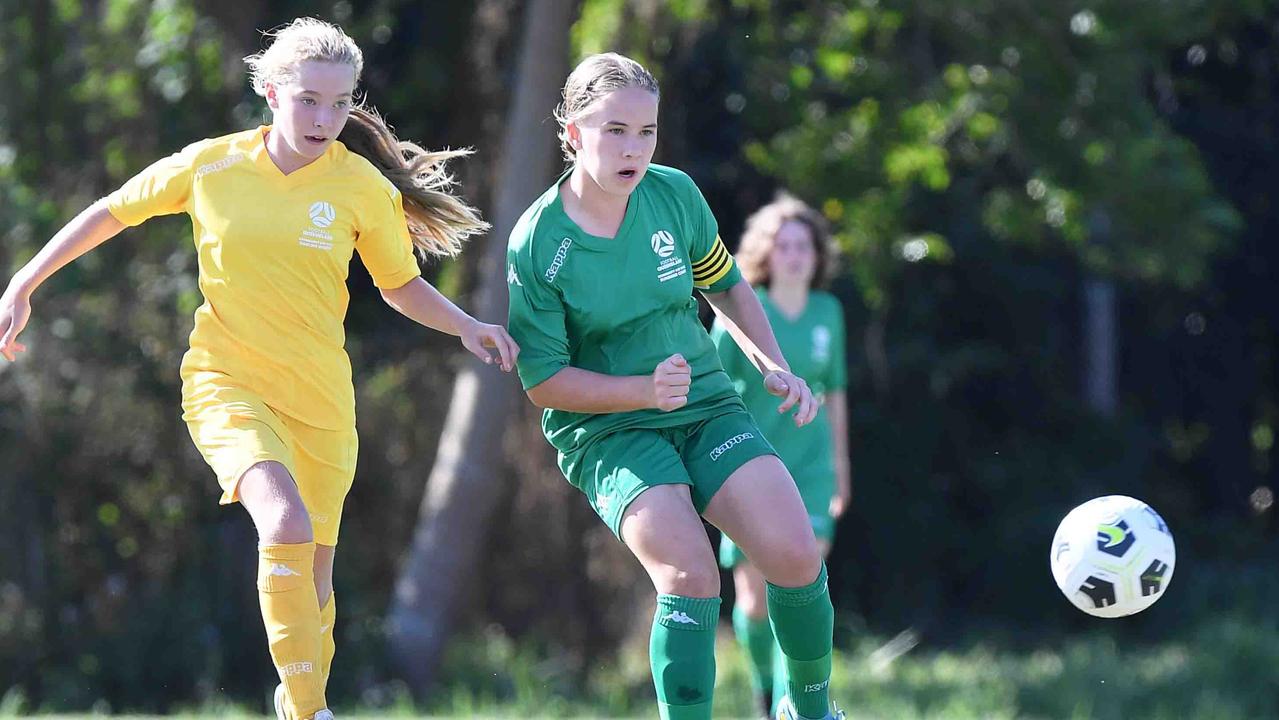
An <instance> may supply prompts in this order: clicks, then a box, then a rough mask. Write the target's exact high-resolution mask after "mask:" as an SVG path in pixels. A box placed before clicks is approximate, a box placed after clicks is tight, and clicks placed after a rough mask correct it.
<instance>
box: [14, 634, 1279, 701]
mask: <svg viewBox="0 0 1279 720" xmlns="http://www.w3.org/2000/svg"><path fill="white" fill-rule="evenodd" d="M1101 627H1102V630H1104V626H1101ZM1170 637H1171V638H1173V639H1169V640H1168V641H1166V642H1159V643H1153V644H1143V645H1140V646H1135V647H1133V648H1131V649H1129V648H1125V647H1122V646H1120V645H1119V644H1118V643H1117V642H1116V641H1115V640H1114V639H1112V638H1111V637H1108V636H1106V635H1104V634H1102V633H1101V632H1098V633H1097V634H1094V635H1090V636H1086V637H1078V638H1074V639H1071V640H1070V641H1068V642H1066V643H1064V644H1062V645H1061V646H1060V647H1041V648H1038V649H1035V650H1031V651H1027V652H1011V651H1003V650H1000V649H997V648H995V647H991V646H986V645H983V644H981V643H976V644H973V645H971V646H970V647H968V648H966V649H962V650H948V651H934V650H929V649H928V648H927V646H926V644H915V642H914V641H913V639H912V638H911V636H910V635H909V634H903V635H902V636H899V637H897V638H893V639H891V640H884V639H880V640H875V641H871V640H866V641H864V642H862V643H861V644H860V645H859V646H858V647H856V648H855V649H854V650H853V651H851V652H847V653H839V654H838V655H837V657H836V666H835V678H834V682H833V683H832V685H833V687H834V693H835V697H836V698H837V700H838V701H839V702H840V703H841V706H842V707H844V708H845V709H846V710H847V711H848V713H849V717H850V718H854V719H857V720H862V719H870V718H876V719H883V720H915V719H919V720H922V719H925V718H927V719H934V718H935V719H946V720H950V719H954V720H966V719H974V720H975V719H978V718H980V719H982V720H992V719H995V720H997V719H1003V718H1028V719H1029V718H1069V719H1071V720H1074V719H1083V718H1098V719H1100V720H1121V719H1122V720H1138V719H1140V720H1147V719H1148V720H1184V719H1186V718H1196V719H1198V718H1203V719H1205V720H1257V719H1259V718H1271V717H1279V693H1276V692H1275V690H1276V688H1277V687H1279V683H1276V682H1275V681H1276V675H1277V674H1279V629H1277V626H1276V624H1275V622H1273V621H1267V622H1260V623H1259V622H1243V621H1240V620H1234V619H1229V618H1225V619H1220V620H1214V621H1212V622H1209V623H1207V624H1205V625H1202V626H1199V627H1197V628H1193V629H1187V628H1180V629H1171V630H1170ZM720 642H721V647H720V653H719V684H718V687H717V690H716V717H722V718H747V717H750V714H749V691H748V689H747V688H748V685H747V680H746V675H745V670H744V668H743V666H742V664H741V662H740V660H739V658H738V655H737V652H736V650H735V648H734V647H733V645H732V641H731V635H730V634H729V633H727V632H724V633H722V634H721V638H720ZM449 662H450V669H451V672H453V673H455V674H458V675H459V677H461V678H468V679H462V680H459V681H458V683H457V684H455V685H454V686H453V687H451V688H450V689H447V690H445V691H444V692H442V693H440V695H439V696H438V700H437V701H436V702H435V703H432V705H431V706H430V707H426V708H417V709H415V708H413V707H412V706H410V705H409V704H408V703H404V702H401V703H392V704H391V705H390V706H389V707H381V708H376V709H375V708H372V707H364V708H361V707H358V706H356V707H342V706H341V705H339V706H338V710H339V711H338V715H339V717H342V718H357V717H358V718H365V717H367V718H373V717H380V718H385V717H400V718H407V717H423V718H426V717H438V718H460V717H471V718H478V717H490V718H535V717H536V718H565V717H574V718H591V717H635V718H638V717H653V716H654V712H653V707H652V705H651V704H650V702H651V700H649V699H648V698H651V692H652V691H651V688H650V686H649V683H650V680H649V677H648V665H647V661H646V660H645V658H644V657H643V653H642V652H635V653H631V654H628V655H627V656H626V657H624V658H621V659H620V662H619V663H618V664H617V665H615V666H613V667H610V668H606V669H605V668H601V670H600V671H599V672H598V673H596V674H595V675H593V676H592V677H591V679H590V680H589V681H588V682H587V684H586V685H585V686H582V687H572V686H570V685H568V683H569V682H570V681H569V680H567V679H566V678H565V677H562V676H561V674H560V673H559V672H558V670H557V668H556V666H555V664H554V663H553V662H551V661H548V660H547V659H545V658H543V659H537V658H534V657H532V653H530V652H528V651H523V650H519V649H517V648H515V647H514V646H512V645H510V644H505V643H502V642H498V641H494V640H485V641H479V640H477V641H476V642H475V643H474V644H473V645H471V646H470V647H469V648H465V647H463V648H458V649H455V651H454V652H453V653H452V655H451V659H450V661H449ZM480 668H484V671H483V672H482V673H481V671H480ZM495 668H497V669H500V670H498V671H497V672H494V671H493V670H494V669H495ZM340 700H341V699H338V701H339V703H340ZM15 710H21V707H20V703H15V702H14V701H13V699H12V698H9V699H6V701H5V702H3V703H0V715H6V716H13V715H14V714H15ZM178 716H181V717H210V718H212V717H222V718H239V717H262V716H261V715H258V714H255V713H252V712H249V711H248V710H246V709H244V708H237V707H206V708H201V709H199V710H198V711H192V712H188V713H182V714H181V715H174V716H170V717H178ZM43 717H59V716H51V715H45V716H43ZM60 717H77V718H80V717H90V716H87V715H80V716H60Z"/></svg>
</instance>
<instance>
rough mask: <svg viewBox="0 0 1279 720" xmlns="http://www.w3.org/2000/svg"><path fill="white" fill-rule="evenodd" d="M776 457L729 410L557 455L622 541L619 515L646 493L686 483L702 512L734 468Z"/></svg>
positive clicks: (741, 415)
mask: <svg viewBox="0 0 1279 720" xmlns="http://www.w3.org/2000/svg"><path fill="white" fill-rule="evenodd" d="M776 454H777V452H776V451H774V450H773V446H772V445H770V444H769V442H768V441H767V440H765V439H764V433H762V432H760V430H759V427H758V426H756V425H755V421H754V420H753V419H752V418H751V416H750V414H749V413H747V412H746V411H745V410H740V409H728V410H726V411H724V412H723V413H721V414H718V415H715V416H713V417H709V418H707V419H705V420H698V421H695V422H691V423H688V424H686V425H676V426H674V427H666V428H630V429H624V430H618V431H616V432H612V433H609V434H608V435H605V436H604V437H601V438H598V439H596V440H595V441H594V442H592V443H590V444H589V445H587V446H586V447H585V448H584V449H583V450H581V451H580V452H576V453H573V454H572V455H567V454H566V455H563V456H561V458H560V468H561V469H562V470H563V471H564V476H565V477H566V478H568V481H569V482H570V483H572V484H573V486H574V487H576V488H577V489H578V490H581V491H582V493H583V494H585V495H586V499H587V500H588V501H590V503H591V507H592V508H593V509H594V510H595V513H596V514H597V515H599V516H600V519H602V520H603V521H604V522H605V524H607V525H608V527H609V529H610V530H612V531H613V534H614V535H616V536H617V537H618V539H621V536H622V535H621V529H622V515H623V514H624V513H625V512H626V508H627V507H628V506H630V504H631V503H632V502H633V501H634V500H635V498H637V497H639V496H640V493H643V492H644V491H645V490H647V489H649V488H651V487H656V486H658V485H672V484H682V485H688V486H689V489H690V490H691V492H692V496H693V507H694V508H696V510H697V512H698V514H701V513H702V512H704V511H705V510H706V505H707V504H708V503H709V502H710V501H711V498H712V497H714V496H715V493H717V492H719V489H720V487H722V486H723V485H724V481H726V480H728V477H729V476H730V475H732V474H733V472H734V471H735V470H737V468H739V467H741V466H742V465H744V464H746V462H747V461H749V460H753V459H755V458H757V457H760V456H761V455H776Z"/></svg>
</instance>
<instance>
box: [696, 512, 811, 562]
mask: <svg viewBox="0 0 1279 720" xmlns="http://www.w3.org/2000/svg"><path fill="white" fill-rule="evenodd" d="M828 502H829V501H828ZM808 512H809V515H808V521H809V522H810V523H812V524H813V534H814V535H816V536H817V541H818V542H825V543H827V544H829V543H830V542H831V541H832V540H834V539H835V518H833V517H831V516H830V515H829V514H827V513H824V512H823V513H815V512H813V510H812V508H809V511H808ZM745 559H746V553H744V552H742V549H741V548H739V547H737V543H735V542H733V541H732V540H730V539H729V538H728V535H721V536H720V540H719V566H720V567H722V568H726V569H729V570H732V569H733V568H734V567H736V566H737V563H739V562H741V561H743V560H745Z"/></svg>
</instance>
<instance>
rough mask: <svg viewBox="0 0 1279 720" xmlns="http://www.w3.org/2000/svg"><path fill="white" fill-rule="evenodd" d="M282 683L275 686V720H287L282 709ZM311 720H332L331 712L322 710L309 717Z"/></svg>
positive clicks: (283, 698)
mask: <svg viewBox="0 0 1279 720" xmlns="http://www.w3.org/2000/svg"><path fill="white" fill-rule="evenodd" d="M284 701H285V696H284V683H280V684H279V685H276V686H275V720H289V713H288V711H286V710H285V709H284ZM311 720H334V718H333V711H332V710H330V709H328V708H324V709H323V710H318V711H316V713H315V714H314V715H312V716H311Z"/></svg>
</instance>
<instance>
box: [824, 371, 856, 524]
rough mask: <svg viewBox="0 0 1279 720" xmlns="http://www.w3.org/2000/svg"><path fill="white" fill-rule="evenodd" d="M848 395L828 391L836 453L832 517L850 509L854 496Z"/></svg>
mask: <svg viewBox="0 0 1279 720" xmlns="http://www.w3.org/2000/svg"><path fill="white" fill-rule="evenodd" d="M847 402H848V396H847V394H846V393H845V392H844V391H843V390H833V391H831V392H828V393H826V414H827V416H828V417H829V418H830V433H831V451H832V452H833V453H834V454H835V457H834V461H835V494H834V495H833V496H832V497H831V499H830V514H831V517H836V518H837V517H839V516H840V515H843V514H844V511H845V510H847V509H848V502H849V500H851V499H852V497H853V471H852V466H851V464H850V463H849V459H848V405H847Z"/></svg>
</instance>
